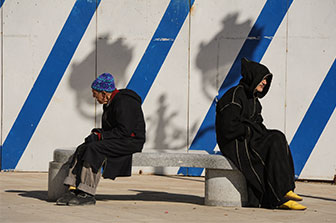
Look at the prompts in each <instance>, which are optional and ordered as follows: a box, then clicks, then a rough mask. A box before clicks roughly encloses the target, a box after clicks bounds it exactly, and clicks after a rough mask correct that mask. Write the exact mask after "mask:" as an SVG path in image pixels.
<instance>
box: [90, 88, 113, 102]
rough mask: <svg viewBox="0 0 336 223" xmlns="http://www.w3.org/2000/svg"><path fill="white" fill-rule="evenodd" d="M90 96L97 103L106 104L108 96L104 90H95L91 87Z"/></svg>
mask: <svg viewBox="0 0 336 223" xmlns="http://www.w3.org/2000/svg"><path fill="white" fill-rule="evenodd" d="M92 97H94V98H95V99H96V100H97V101H98V103H99V104H107V103H108V101H109V99H110V97H109V94H108V93H106V92H105V91H96V90H93V89H92Z"/></svg>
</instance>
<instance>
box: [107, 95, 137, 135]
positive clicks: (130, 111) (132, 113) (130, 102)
mask: <svg viewBox="0 0 336 223" xmlns="http://www.w3.org/2000/svg"><path fill="white" fill-rule="evenodd" d="M113 112H114V113H115V114H114V115H115V117H116V125H115V127H114V128H112V129H111V130H109V131H104V132H103V133H102V139H112V138H125V137H130V136H131V134H132V133H133V131H134V129H135V127H136V125H137V120H138V116H139V112H141V104H140V103H139V102H138V101H136V100H135V99H133V98H131V97H123V98H122V99H119V100H118V103H117V104H116V105H115V109H114V111H113Z"/></svg>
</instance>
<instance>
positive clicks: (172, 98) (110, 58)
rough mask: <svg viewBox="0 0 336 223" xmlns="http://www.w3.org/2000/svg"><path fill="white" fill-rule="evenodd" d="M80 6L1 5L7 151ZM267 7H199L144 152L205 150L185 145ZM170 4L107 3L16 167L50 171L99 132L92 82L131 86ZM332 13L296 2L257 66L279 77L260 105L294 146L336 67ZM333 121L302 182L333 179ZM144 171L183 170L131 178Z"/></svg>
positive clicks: (160, 91)
mask: <svg viewBox="0 0 336 223" xmlns="http://www.w3.org/2000/svg"><path fill="white" fill-rule="evenodd" d="M83 1H84V0H83ZM75 2H76V1H75V0H73V1H66V0H62V1H47V2H46V1H42V0H32V1H23V0H17V1H5V3H4V5H3V6H2V8H1V12H2V13H3V14H2V21H1V23H2V24H3V33H1V36H0V38H1V39H0V41H2V42H3V46H2V48H1V52H2V53H1V54H0V55H2V58H1V56H0V61H3V64H2V67H1V70H2V71H3V73H1V75H2V77H1V81H2V83H0V84H2V89H0V91H1V92H2V102H1V103H2V108H1V111H2V114H1V113H0V116H2V122H3V128H2V129H1V134H2V142H1V143H2V144H3V141H4V140H5V138H6V137H7V134H8V132H9V131H10V129H11V127H12V125H13V123H14V121H15V120H16V117H17V115H18V113H19V112H20V110H21V108H22V105H23V104H24V102H25V100H26V98H27V96H28V94H29V92H30V90H31V88H32V86H33V84H34V82H35V80H36V78H37V76H38V75H39V73H40V71H41V69H42V67H43V65H44V63H45V61H46V59H47V58H48V56H49V54H50V51H51V49H52V47H53V45H54V43H55V40H56V39H57V37H58V35H59V33H60V31H61V30H62V28H63V26H64V23H65V21H66V19H67V18H68V16H69V13H70V11H71V9H72V8H73V6H74V3H75ZM265 2H266V0H257V1H248V0H239V1H238V0H195V3H194V6H193V8H192V10H191V13H190V14H189V15H188V16H187V18H186V20H185V22H184V24H183V26H182V28H181V30H180V31H179V34H178V36H177V38H176V40H175V42H174V44H173V45H172V47H171V49H170V51H169V53H168V55H167V57H166V59H165V61H164V62H163V64H162V67H161V69H160V71H159V73H158V75H157V77H156V79H155V81H154V83H153V85H152V87H151V89H150V90H149V93H148V95H147V97H146V100H145V101H144V104H143V109H144V113H145V117H146V121H147V142H146V144H145V148H144V151H145V152H199V153H203V152H205V151H191V150H188V148H189V146H190V144H191V142H192V141H193V139H194V137H195V135H196V133H197V131H198V130H199V128H200V126H201V124H202V122H203V119H204V117H205V115H206V113H207V112H208V109H209V107H210V105H211V102H212V100H213V99H214V98H215V96H216V95H217V92H218V89H219V88H220V86H221V84H222V82H223V80H224V79H225V78H226V75H227V74H228V72H229V70H230V68H231V66H232V64H233V62H234V60H235V58H236V56H237V55H238V53H239V51H240V49H241V47H242V45H243V43H244V41H245V40H246V37H247V35H248V33H249V32H250V30H251V28H252V26H253V25H254V23H255V22H256V19H257V18H258V16H259V14H260V12H261V10H262V8H263V6H264V5H265ZM169 3H170V0H160V1H157V0H123V1H118V0H109V1H101V3H100V5H99V7H98V9H97V12H96V14H95V15H94V16H93V18H92V20H91V22H90V24H89V26H88V28H87V30H86V32H85V34H84V36H83V38H82V40H81V42H80V44H79V46H78V48H77V50H76V52H75V53H74V55H73V58H72V60H71V61H70V64H69V66H68V68H67V70H66V71H65V73H64V76H63V78H62V80H61V82H60V84H59V86H58V88H57V90H56V92H55V94H54V96H53V98H52V100H51V102H50V104H49V106H48V108H47V110H46V111H45V113H44V115H43V117H42V119H41V120H40V123H39V125H38V126H37V128H36V131H35V133H34V134H33V136H32V138H31V140H30V142H29V144H28V146H27V148H26V149H25V152H24V153H23V155H22V157H21V159H20V161H19V163H18V165H17V168H16V169H17V170H39V171H41V170H47V166H48V162H49V161H50V160H51V157H52V151H53V150H54V149H55V148H57V147H73V146H77V145H78V144H80V143H81V142H82V141H83V138H84V137H85V136H86V135H87V134H88V133H89V131H90V130H91V129H92V128H93V127H97V126H100V121H101V120H100V116H101V105H99V104H95V103H94V100H93V98H92V95H91V89H90V84H91V82H92V81H93V79H94V78H95V77H96V76H97V75H99V74H101V73H103V72H109V73H112V74H113V75H114V76H115V78H116V85H117V88H124V87H126V86H127V84H128V82H129V81H130V80H131V78H132V75H133V73H134V72H135V70H136V68H137V66H138V64H139V62H140V61H141V59H142V56H143V55H144V53H145V51H146V49H147V46H148V44H149V43H150V41H151V38H152V36H153V34H154V33H155V31H156V29H157V27H158V25H159V23H160V21H161V19H162V16H163V15H164V13H165V10H166V9H167V6H168V5H169ZM335 11H336V1H335V0H323V1H316V0H295V1H293V3H292V5H291V7H290V9H289V11H288V14H287V15H286V16H285V17H284V19H283V20H282V23H281V24H280V26H279V27H278V30H277V32H276V33H275V35H274V36H273V37H272V41H271V43H270V45H269V46H268V48H267V50H266V53H265V54H264V56H263V58H262V60H261V63H263V64H265V65H266V66H267V67H268V68H269V69H270V71H271V72H272V73H273V75H274V77H273V82H272V86H271V89H270V91H269V93H268V94H267V96H266V97H265V98H264V99H262V100H261V103H262V105H263V116H264V119H265V124H266V126H267V127H269V128H275V129H280V130H282V131H284V132H285V134H286V136H287V139H288V141H289V142H291V140H292V138H293V136H294V134H295V132H296V131H297V128H298V126H299V125H300V123H301V121H302V119H303V117H304V115H305V114H306V112H307V109H308V108H309V106H310V104H311V102H312V100H313V98H314V97H315V95H316V92H317V91H318V90H319V88H320V86H321V83H322V82H323V80H324V78H325V76H326V74H327V73H328V71H329V69H330V66H331V65H332V64H333V62H334V60H335V55H336V45H335V40H336V30H335V29H334V28H333V27H334V23H335V21H336V14H335ZM269 22H272V21H269ZM260 29H262V27H260ZM189 47H190V48H189ZM252 53H253V49H251V54H252ZM138 85H141V83H138ZM41 93H43V92H41ZM317 118H318V117H317ZM335 123H336V121H335V112H334V113H333V115H332V116H331V118H330V120H329V122H328V124H327V126H326V127H325V129H324V131H323V133H322V134H321V136H320V138H319V141H318V142H317V144H316V146H315V147H314V150H313V151H312V153H311V155H310V157H309V159H308V161H307V162H306V164H305V167H304V169H303V171H302V174H301V175H300V177H301V178H304V179H332V178H333V175H334V174H335V168H336V167H335V162H334V159H333V158H334V157H336V154H335V150H334V149H333V148H332V145H334V144H335V139H334V138H335V137H333V136H334V135H335V131H336V124H335ZM215 150H218V148H217V147H216V148H215ZM321 160H323V162H321ZM321 163H323V165H322V164H321ZM140 169H141V170H142V171H144V172H148V173H149V172H153V171H155V172H157V173H165V174H174V173H176V172H177V168H169V169H168V168H165V169H163V168H136V169H135V172H136V171H139V170H140Z"/></svg>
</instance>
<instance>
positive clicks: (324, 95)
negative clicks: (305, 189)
mask: <svg viewBox="0 0 336 223" xmlns="http://www.w3.org/2000/svg"><path fill="white" fill-rule="evenodd" d="M335 89H336V62H335V60H334V62H333V64H332V66H331V68H330V70H329V72H328V74H327V76H326V77H325V79H324V81H323V82H322V84H321V86H320V88H319V90H318V92H317V93H316V95H315V97H314V99H313V101H312V103H311V104H310V106H309V108H308V110H307V112H306V114H305V116H304V117H303V119H302V122H301V124H300V126H299V128H298V129H297V131H296V133H295V135H294V137H293V139H292V142H291V143H290V147H291V150H292V154H293V159H294V166H295V175H296V177H298V176H300V173H301V171H302V169H303V167H304V165H305V164H306V162H307V160H308V158H309V156H310V154H311V152H312V151H313V149H314V147H315V145H316V143H317V141H318V140H319V138H320V136H321V134H322V132H323V130H324V128H325V126H326V125H327V123H328V121H329V119H330V117H331V115H332V113H333V112H334V110H335V107H336V90H335Z"/></svg>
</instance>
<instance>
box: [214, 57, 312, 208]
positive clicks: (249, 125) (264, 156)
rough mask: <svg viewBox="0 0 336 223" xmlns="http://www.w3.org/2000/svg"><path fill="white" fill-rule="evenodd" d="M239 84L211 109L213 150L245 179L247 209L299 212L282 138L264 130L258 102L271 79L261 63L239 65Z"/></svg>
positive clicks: (298, 198)
mask: <svg viewBox="0 0 336 223" xmlns="http://www.w3.org/2000/svg"><path fill="white" fill-rule="evenodd" d="M241 73H242V79H241V80H240V83H239V84H238V85H237V86H235V87H232V88H231V89H229V90H228V91H227V92H226V93H225V94H224V95H223V97H222V98H221V99H220V100H219V101H218V103H217V107H216V136H217V142H218V146H219V148H220V150H221V152H222V154H223V155H224V156H226V157H227V158H229V159H230V160H231V161H232V162H233V163H234V164H235V165H236V166H237V168H238V169H239V170H240V171H241V172H242V173H243V175H244V176H245V178H246V183H247V192H248V206H251V207H265V208H285V209H295V210H304V209H306V207H304V206H303V205H301V204H299V203H297V202H296V201H300V200H302V198H301V197H299V196H298V195H297V194H295V193H294V192H293V191H294V188H295V178H294V165H293V160H292V155H291V152H290V149H289V146H288V143H287V140H286V137H285V135H284V134H283V133H282V132H280V131H278V130H269V129H267V128H266V127H265V126H264V124H263V118H262V116H261V109H262V107H261V104H260V102H259V98H262V97H264V96H265V95H266V94H267V92H268V90H269V87H270V85H271V81H272V74H271V73H270V72H269V70H268V68H267V67H266V66H264V65H262V64H260V63H257V62H253V61H249V60H248V59H246V58H243V59H242V65H241Z"/></svg>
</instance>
